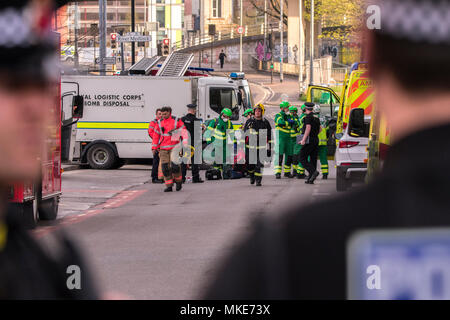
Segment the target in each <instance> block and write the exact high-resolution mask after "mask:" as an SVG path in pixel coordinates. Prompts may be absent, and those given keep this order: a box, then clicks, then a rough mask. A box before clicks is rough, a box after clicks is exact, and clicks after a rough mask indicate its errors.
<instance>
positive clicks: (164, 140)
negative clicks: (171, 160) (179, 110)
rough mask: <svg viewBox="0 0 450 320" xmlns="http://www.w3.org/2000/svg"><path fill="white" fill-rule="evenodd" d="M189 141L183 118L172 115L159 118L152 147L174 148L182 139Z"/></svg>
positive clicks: (154, 148)
mask: <svg viewBox="0 0 450 320" xmlns="http://www.w3.org/2000/svg"><path fill="white" fill-rule="evenodd" d="M181 140H183V141H184V142H185V143H187V140H188V136H187V131H186V128H185V126H184V123H183V121H182V120H181V119H177V118H175V117H173V116H172V117H170V118H169V119H160V120H158V123H157V125H156V126H155V129H154V133H153V146H152V149H153V150H156V149H161V150H172V149H173V148H174V147H175V146H176V145H177V144H179V143H180V141H181Z"/></svg>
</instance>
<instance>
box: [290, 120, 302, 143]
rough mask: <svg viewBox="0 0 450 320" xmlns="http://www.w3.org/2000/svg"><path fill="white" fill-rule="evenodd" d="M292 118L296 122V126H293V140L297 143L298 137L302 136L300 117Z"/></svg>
mask: <svg viewBox="0 0 450 320" xmlns="http://www.w3.org/2000/svg"><path fill="white" fill-rule="evenodd" d="M290 118H291V119H292V120H294V125H291V138H292V139H293V141H294V143H295V141H296V140H297V136H298V135H300V125H301V124H300V118H299V116H298V115H297V116H294V115H290Z"/></svg>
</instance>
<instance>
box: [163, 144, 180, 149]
mask: <svg viewBox="0 0 450 320" xmlns="http://www.w3.org/2000/svg"><path fill="white" fill-rule="evenodd" d="M177 144H178V143H175V144H171V145H170V146H161V147H160V148H161V149H170V148H173V147H175V146H176V145H177Z"/></svg>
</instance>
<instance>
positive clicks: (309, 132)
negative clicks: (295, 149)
mask: <svg viewBox="0 0 450 320" xmlns="http://www.w3.org/2000/svg"><path fill="white" fill-rule="evenodd" d="M313 109H314V103H311V102H307V103H305V117H304V118H303V128H302V134H303V138H302V140H301V142H300V143H301V145H302V148H301V150H300V162H301V164H302V166H303V167H304V168H305V169H306V170H307V171H308V173H309V176H308V177H307V178H306V180H305V183H306V184H314V180H316V178H317V176H318V175H319V172H318V171H317V155H318V152H319V132H320V131H321V128H320V120H319V119H318V118H316V117H314V114H313Z"/></svg>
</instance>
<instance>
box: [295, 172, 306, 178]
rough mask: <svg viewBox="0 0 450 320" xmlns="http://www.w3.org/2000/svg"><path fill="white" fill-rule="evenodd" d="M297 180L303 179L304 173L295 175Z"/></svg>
mask: <svg viewBox="0 0 450 320" xmlns="http://www.w3.org/2000/svg"><path fill="white" fill-rule="evenodd" d="M297 179H305V174H304V173H301V174H300V173H299V174H297Z"/></svg>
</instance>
